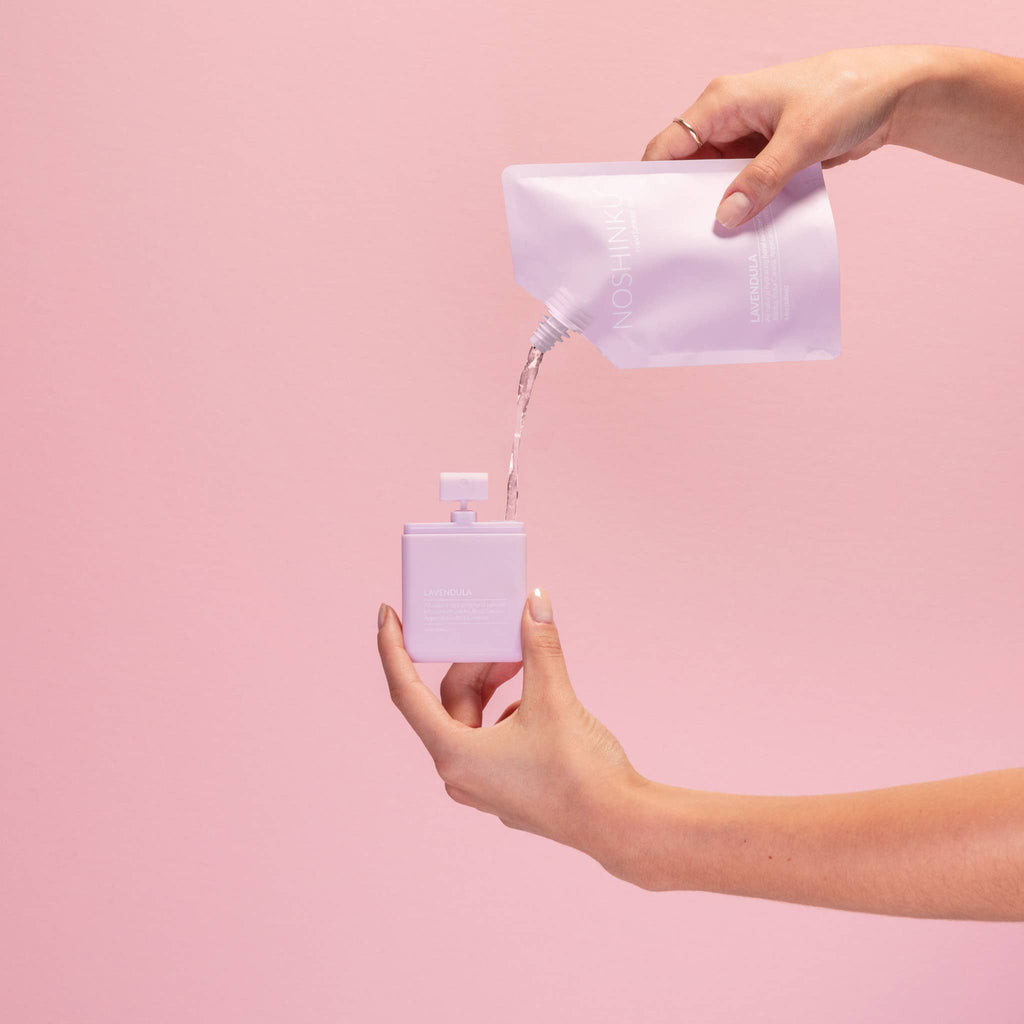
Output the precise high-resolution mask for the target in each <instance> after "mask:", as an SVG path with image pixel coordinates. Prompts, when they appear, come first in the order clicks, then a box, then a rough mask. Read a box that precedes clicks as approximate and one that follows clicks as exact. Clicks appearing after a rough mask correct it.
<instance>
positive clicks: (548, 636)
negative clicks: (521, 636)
mask: <svg viewBox="0 0 1024 1024" xmlns="http://www.w3.org/2000/svg"><path fill="white" fill-rule="evenodd" d="M533 646H534V648H535V649H536V650H537V651H538V652H539V653H540V654H542V655H544V656H545V657H549V658H561V657H562V641H561V640H560V639H559V637H558V633H557V631H555V630H554V629H539V630H538V631H537V634H536V636H534V638H533Z"/></svg>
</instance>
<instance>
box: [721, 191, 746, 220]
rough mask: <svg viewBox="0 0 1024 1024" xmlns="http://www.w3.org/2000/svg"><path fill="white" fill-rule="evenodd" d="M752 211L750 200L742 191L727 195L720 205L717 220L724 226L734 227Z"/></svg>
mask: <svg viewBox="0 0 1024 1024" xmlns="http://www.w3.org/2000/svg"><path fill="white" fill-rule="evenodd" d="M749 212H750V200H749V199H748V198H747V197H746V196H745V195H744V194H743V193H742V192H733V194H732V195H731V196H726V198H725V199H723V200H722V203H721V205H720V206H719V207H718V212H717V213H716V214H715V220H717V221H718V223H719V224H721V225H722V227H723V228H734V227H736V225H737V224H739V222H740V221H741V220H743V218H744V217H746V215H747V214H748V213H749Z"/></svg>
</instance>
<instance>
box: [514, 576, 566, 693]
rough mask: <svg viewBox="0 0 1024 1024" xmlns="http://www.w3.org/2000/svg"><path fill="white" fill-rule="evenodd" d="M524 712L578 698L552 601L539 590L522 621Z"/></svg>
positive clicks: (526, 608) (532, 592)
mask: <svg viewBox="0 0 1024 1024" xmlns="http://www.w3.org/2000/svg"><path fill="white" fill-rule="evenodd" d="M521 636H522V645H523V699H522V705H521V706H522V707H523V709H524V710H526V709H528V708H529V707H530V706H534V705H537V704H541V703H544V702H547V701H550V700H558V699H564V698H567V697H568V698H572V697H574V694H573V689H572V685H571V684H570V682H569V673H568V671H567V670H566V667H565V657H564V655H563V654H562V644H561V641H560V640H559V638H558V629H557V628H556V627H555V619H554V614H553V612H552V610H551V598H550V597H549V596H548V594H547V591H545V590H541V589H540V588H539V587H538V588H537V589H536V590H533V591H531V592H530V596H529V597H528V598H527V601H526V606H525V607H524V608H523V619H522V633H521Z"/></svg>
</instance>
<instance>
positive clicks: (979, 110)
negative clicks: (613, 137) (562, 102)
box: [644, 46, 1024, 227]
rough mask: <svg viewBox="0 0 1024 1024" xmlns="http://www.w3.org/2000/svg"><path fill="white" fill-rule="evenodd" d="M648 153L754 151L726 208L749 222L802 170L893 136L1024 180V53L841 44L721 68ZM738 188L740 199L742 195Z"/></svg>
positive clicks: (746, 154)
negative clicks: (761, 64) (785, 60)
mask: <svg viewBox="0 0 1024 1024" xmlns="http://www.w3.org/2000/svg"><path fill="white" fill-rule="evenodd" d="M680 116H681V117H682V118H683V120H685V121H687V122H688V123H689V124H690V125H691V126H692V127H693V128H694V129H695V130H696V132H697V135H698V137H699V138H700V139H701V141H702V142H703V145H702V146H701V147H699V148H698V146H697V143H696V142H695V141H694V139H693V138H692V136H691V135H690V133H689V132H687V131H686V129H685V128H683V127H682V126H681V125H678V124H676V123H674V122H673V123H672V124H670V125H669V126H668V127H667V128H665V129H664V130H663V131H661V132H659V133H658V134H657V135H656V136H655V137H654V138H653V139H651V141H650V142H649V143H648V144H647V149H646V151H645V152H644V159H645V160H680V159H690V158H695V159H703V158H712V157H715V158H719V157H742V158H752V159H751V160H750V163H749V164H748V165H747V166H746V167H745V168H744V169H743V170H742V171H741V172H740V174H739V175H737V177H736V179H735V180H734V181H733V182H732V184H731V185H730V186H729V187H728V188H727V189H726V191H725V193H724V195H723V197H722V203H721V205H720V206H719V208H718V214H717V216H718V219H719V220H720V221H721V222H722V223H723V225H724V226H726V227H738V226H739V225H741V224H744V223H746V222H747V221H748V220H750V219H751V217H754V216H756V215H757V214H758V213H760V212H761V210H763V209H764V207H765V206H767V205H768V203H769V202H770V201H771V200H772V199H774V198H775V196H776V195H777V194H778V192H779V190H780V189H781V188H782V187H783V186H784V185H785V183H786V182H787V181H788V180H789V179H790V178H791V177H792V176H793V175H794V174H795V173H796V172H797V171H799V170H801V169H802V168H804V167H808V166H810V165H811V164H813V163H818V162H819V161H820V162H821V164H822V166H823V167H836V166H838V165H839V164H844V163H846V162H847V161H849V160H858V159H860V158H861V157H864V156H867V155H868V154H869V153H873V152H874V151H875V150H876V149H880V148H881V147H882V146H885V145H896V146H907V147H909V148H911V149H917V150H920V151H921V152H923V153H928V154H930V155H932V156H937V157H940V158H942V159H944V160H950V161H952V162H954V163H960V164H964V165H966V166H968V167H974V168H977V169H978V170H982V171H987V172H989V173H990V174H996V175H999V176H1000V177H1004V178H1009V179H1011V180H1012V181H1018V182H1022V183H1024V60H1020V59H1017V58H1014V57H1005V56H1002V55H1000V54H995V53H985V52H983V51H980V50H968V49H963V48H961V47H955V46H869V47H864V48H862V49H856V50H834V51H831V52H829V53H824V54H821V55H820V56H817V57H810V58H807V59H806V60H799V61H795V62H793V63H791V64H781V65H779V66H778V67H772V68H765V69H764V70H762V71H755V72H752V73H751V74H745V75H725V76H722V77H720V78H716V79H714V80H713V81H712V82H711V83H710V84H709V85H708V87H707V88H706V89H705V90H704V91H703V92H702V93H701V95H700V96H699V97H698V98H697V101H696V102H695V103H693V104H692V105H691V106H690V107H688V108H687V109H686V110H685V111H684V112H683V113H682V114H681V115H680ZM733 196H735V197H736V198H732V197H733Z"/></svg>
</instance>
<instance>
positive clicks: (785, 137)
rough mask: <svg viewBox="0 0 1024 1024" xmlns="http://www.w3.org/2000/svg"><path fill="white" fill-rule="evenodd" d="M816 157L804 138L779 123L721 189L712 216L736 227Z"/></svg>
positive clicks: (755, 213)
mask: <svg viewBox="0 0 1024 1024" xmlns="http://www.w3.org/2000/svg"><path fill="white" fill-rule="evenodd" d="M816 159H817V157H816V156H815V154H814V151H813V147H812V146H811V145H810V144H809V143H808V141H806V140H804V139H802V138H801V136H800V134H799V133H798V132H795V131H792V130H787V129H786V126H785V124H784V123H780V125H779V127H778V129H777V130H776V132H775V134H774V135H773V136H772V137H771V139H770V140H769V141H768V144H767V145H766V146H765V147H764V149H762V150H761V152H760V153H758V154H757V156H755V157H754V159H753V160H751V161H750V163H749V164H747V166H746V167H744V168H743V170H742V171H740V173H739V174H738V175H736V178H735V179H734V180H733V183H732V184H731V185H730V186H729V187H728V188H727V189H726V190H725V195H724V196H723V197H722V202H721V203H720V204H719V207H718V210H717V212H716V213H715V219H716V220H717V221H718V223H719V224H721V225H722V227H724V228H738V227H739V226H740V225H741V224H745V223H746V222H747V221H748V220H750V219H751V218H752V217H756V216H757V215H758V214H759V213H760V212H761V211H762V210H763V209H764V208H765V207H766V206H767V205H768V204H769V203H770V202H771V201H772V200H773V199H774V198H775V197H776V196H777V195H778V194H779V193H780V192H781V191H782V188H783V186H784V185H785V184H786V182H787V181H789V179H790V178H792V177H793V175H794V174H796V172H797V171H802V170H803V169H804V168H805V167H809V166H810V165H811V164H812V163H814V162H815V160H816Z"/></svg>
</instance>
